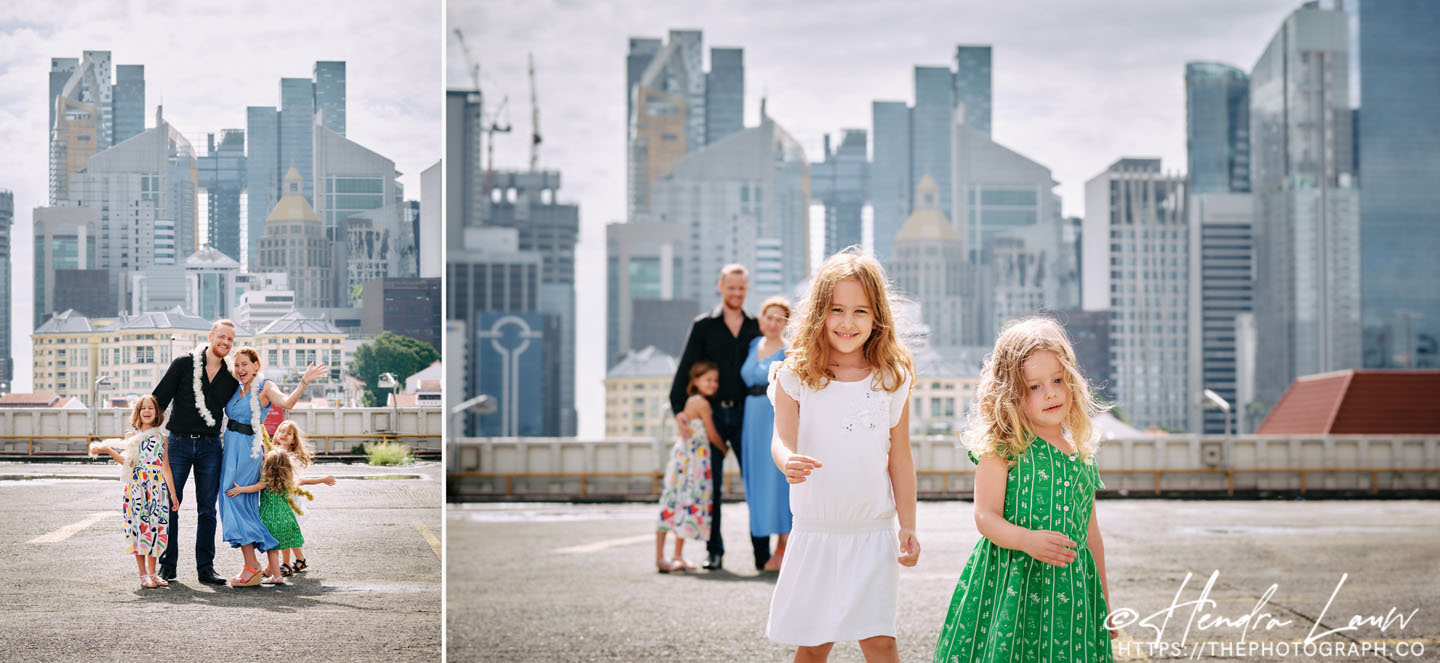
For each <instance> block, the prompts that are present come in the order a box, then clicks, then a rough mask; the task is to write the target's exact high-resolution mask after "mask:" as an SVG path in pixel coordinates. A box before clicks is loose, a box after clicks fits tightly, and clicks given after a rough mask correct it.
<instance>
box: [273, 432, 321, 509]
mask: <svg viewBox="0 0 1440 663" xmlns="http://www.w3.org/2000/svg"><path fill="white" fill-rule="evenodd" d="M260 479H261V480H262V481H264V482H265V489H266V490H269V491H270V492H272V493H279V494H281V495H283V496H285V501H286V502H289V503H290V508H291V509H294V510H295V513H298V514H300V515H302V516H303V515H305V514H304V512H302V511H301V510H300V507H298V506H295V503H294V502H291V501H290V496H291V495H304V496H305V497H306V498H307V499H312V500H313V499H315V496H314V495H311V494H310V492H309V491H306V490H302V489H301V488H300V475H299V472H298V471H296V469H295V461H294V460H293V459H291V458H290V452H288V451H286V450H284V449H280V448H275V449H271V450H270V451H268V452H266V453H265V461H264V462H263V463H262V464H261V465H260Z"/></svg>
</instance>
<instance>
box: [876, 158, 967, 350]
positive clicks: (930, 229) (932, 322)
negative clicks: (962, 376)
mask: <svg viewBox="0 0 1440 663" xmlns="http://www.w3.org/2000/svg"><path fill="white" fill-rule="evenodd" d="M889 267H890V271H891V275H892V277H893V278H894V280H895V285H896V286H898V287H899V288H900V291H901V293H902V294H904V295H905V296H906V297H909V298H911V299H913V300H915V301H916V302H918V303H919V304H920V312H921V317H922V319H923V320H924V321H925V325H926V326H928V327H929V328H930V343H931V344H932V345H938V346H951V345H959V344H960V343H961V338H962V337H963V334H962V329H963V328H962V326H961V325H962V324H963V323H965V322H966V320H965V318H964V312H966V311H972V310H974V307H973V306H971V305H970V304H971V302H968V301H966V300H967V299H968V297H967V296H966V295H967V294H968V292H969V289H968V288H967V287H966V286H967V285H968V282H969V280H970V279H973V278H974V269H973V268H972V267H971V265H970V262H969V261H968V260H966V259H965V243H964V242H963V241H962V240H961V239H960V235H959V233H957V232H955V229H954V228H953V227H951V225H950V220H949V219H947V218H945V213H944V212H941V211H940V186H939V185H938V184H936V183H935V178H933V177H931V176H930V175H928V174H927V175H925V176H924V177H923V178H921V179H920V183H919V184H918V185H916V187H915V211H914V212H912V213H911V214H910V218H909V219H906V221H905V225H904V226H901V228H900V232H899V233H896V235H895V242H894V244H893V245H892V247H891V259H890V265H889Z"/></svg>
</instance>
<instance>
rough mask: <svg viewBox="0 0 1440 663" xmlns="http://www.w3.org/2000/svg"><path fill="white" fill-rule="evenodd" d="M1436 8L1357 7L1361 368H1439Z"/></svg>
mask: <svg viewBox="0 0 1440 663" xmlns="http://www.w3.org/2000/svg"><path fill="white" fill-rule="evenodd" d="M1437 25H1440V4H1436V3H1433V2H1423V1H1419V0H1396V1H1392V2H1383V3H1382V2H1364V3H1362V4H1361V5H1360V95H1361V99H1360V100H1359V103H1360V104H1361V108H1360V111H1359V116H1360V117H1359V131H1360V134H1359V136H1358V139H1359V153H1360V154H1359V162H1360V176H1361V187H1360V248H1361V251H1362V252H1363V255H1362V256H1361V260H1360V266H1361V277H1360V282H1361V293H1360V294H1361V297H1360V301H1361V302H1362V304H1363V306H1364V311H1363V320H1364V325H1365V341H1364V344H1365V347H1364V362H1365V367H1366V368H1392V367H1393V368H1437V367H1440V347H1437V344H1440V289H1437V287H1436V284H1437V283H1440V261H1437V260H1436V258H1435V256H1436V254H1437V253H1440V186H1436V184H1437V183H1440V162H1437V161H1436V158H1435V155H1436V154H1440V117H1437V115H1436V112H1435V109H1436V108H1437V107H1440V40H1437V39H1436V38H1435V27H1436V26H1437Z"/></svg>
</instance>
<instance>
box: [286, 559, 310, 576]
mask: <svg viewBox="0 0 1440 663" xmlns="http://www.w3.org/2000/svg"><path fill="white" fill-rule="evenodd" d="M290 568H292V569H295V572H296V573H301V572H303V571H305V569H308V568H310V563H309V562H306V561H305V560H303V559H297V560H295V563H294V564H292V565H291V566H290Z"/></svg>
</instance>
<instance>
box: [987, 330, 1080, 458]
mask: <svg viewBox="0 0 1440 663" xmlns="http://www.w3.org/2000/svg"><path fill="white" fill-rule="evenodd" d="M1045 350H1050V351H1052V352H1054V353H1055V356H1056V357H1058V358H1059V359H1060V365H1061V366H1062V367H1063V368H1064V371H1065V388H1066V391H1068V392H1069V396H1070V398H1069V402H1070V408H1069V412H1068V413H1067V414H1066V415H1065V420H1064V421H1063V422H1061V423H1062V426H1063V427H1064V428H1065V429H1066V430H1068V431H1069V432H1070V436H1071V438H1073V440H1074V442H1075V449H1076V451H1078V452H1080V454H1081V456H1082V458H1089V457H1090V456H1092V455H1094V454H1095V450H1096V448H1097V447H1098V446H1099V440H1098V439H1096V436H1095V435H1094V433H1093V429H1092V427H1091V421H1090V420H1091V418H1092V417H1094V416H1095V415H1097V414H1099V413H1100V412H1102V411H1104V410H1105V409H1107V406H1106V405H1105V404H1103V403H1102V402H1101V401H1100V400H1099V399H1098V398H1097V397H1096V396H1095V395H1094V394H1092V393H1091V390H1090V385H1089V383H1088V382H1086V381H1085V376H1083V375H1081V374H1080V369H1079V367H1078V363H1077V362H1076V360H1075V348H1074V347H1073V346H1071V344H1070V337H1069V336H1068V335H1067V334H1066V333H1065V328H1064V327H1061V326H1060V323H1058V322H1056V321H1055V320H1053V319H1051V318H1047V317H1030V318H1023V319H1020V320H1016V321H1014V322H1012V323H1011V324H1009V325H1006V327H1005V329H1004V330H1003V331H1001V332H1000V337H999V338H997V339H995V349H994V350H993V351H991V353H990V355H989V356H987V357H986V358H985V365H984V367H982V368H981V369H980V384H979V386H977V387H976V389H975V392H976V393H975V405H974V406H973V407H972V408H971V411H970V424H969V427H968V430H967V434H966V436H965V438H966V439H965V443H966V446H968V447H969V448H970V450H971V451H972V452H974V453H975V456H976V457H979V456H984V455H985V454H987V453H994V454H998V455H999V456H1000V457H1001V458H1004V459H1005V460H1006V461H1007V462H1010V463H1013V462H1014V461H1015V459H1017V458H1019V457H1020V455H1021V454H1023V453H1025V450H1026V449H1028V448H1029V447H1030V440H1031V437H1032V435H1033V433H1032V432H1031V431H1030V429H1029V425H1028V423H1029V422H1027V421H1026V420H1025V415H1024V409H1023V407H1022V403H1023V402H1024V400H1025V376H1024V371H1023V370H1022V369H1021V365H1022V364H1024V363H1025V360H1027V359H1029V358H1030V357H1032V356H1034V354H1035V353H1037V352H1043V351H1045Z"/></svg>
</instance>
